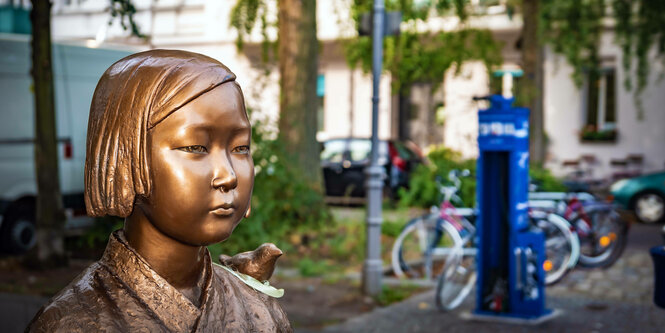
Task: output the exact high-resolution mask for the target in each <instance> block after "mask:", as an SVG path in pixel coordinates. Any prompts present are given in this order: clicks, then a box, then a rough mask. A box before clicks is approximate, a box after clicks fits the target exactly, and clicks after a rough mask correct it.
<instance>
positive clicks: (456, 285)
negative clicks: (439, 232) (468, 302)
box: [435, 251, 478, 311]
mask: <svg viewBox="0 0 665 333" xmlns="http://www.w3.org/2000/svg"><path fill="white" fill-rule="evenodd" d="M477 278H478V274H477V272H476V257H475V255H462V254H461V253H460V252H459V251H458V252H456V253H454V254H453V255H452V257H451V260H449V261H448V262H446V264H445V267H444V269H443V272H442V273H441V274H440V275H439V280H438V282H437V284H436V294H435V298H436V306H437V307H438V308H439V310H441V311H451V310H454V309H455V308H457V307H458V306H459V305H460V304H462V302H463V301H464V299H466V297H467V296H468V295H469V293H470V292H471V290H473V286H474V284H475V283H476V279H477Z"/></svg>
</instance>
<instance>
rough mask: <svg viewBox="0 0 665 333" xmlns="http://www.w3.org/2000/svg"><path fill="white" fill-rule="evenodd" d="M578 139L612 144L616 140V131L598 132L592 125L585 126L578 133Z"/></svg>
mask: <svg viewBox="0 0 665 333" xmlns="http://www.w3.org/2000/svg"><path fill="white" fill-rule="evenodd" d="M580 139H582V141H609V142H613V141H616V139H617V130H616V129H614V128H613V129H606V130H599V129H597V128H596V126H594V125H587V126H586V127H584V129H583V130H582V131H581V132H580Z"/></svg>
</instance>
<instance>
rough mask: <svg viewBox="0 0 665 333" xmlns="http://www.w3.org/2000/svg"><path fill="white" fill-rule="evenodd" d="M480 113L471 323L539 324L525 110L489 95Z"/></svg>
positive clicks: (545, 314)
mask: <svg viewBox="0 0 665 333" xmlns="http://www.w3.org/2000/svg"><path fill="white" fill-rule="evenodd" d="M489 100H490V108H489V109H486V110H479V112H478V120H479V127H478V148H479V157H478V165H477V199H478V208H479V215H478V221H477V228H478V229H477V230H478V237H479V241H478V254H477V268H478V280H477V282H476V283H477V285H476V292H477V295H476V308H475V310H474V311H473V313H472V314H471V317H472V318H473V319H478V320H492V321H508V322H516V323H539V322H542V321H544V320H547V319H550V318H551V317H553V316H554V315H555V312H554V311H552V310H549V309H546V308H545V272H544V270H543V263H544V261H545V237H544V234H543V233H542V232H541V231H539V230H534V229H532V228H531V226H530V225H531V224H530V222H529V216H528V186H529V109H527V108H519V107H513V106H512V103H513V100H514V99H513V98H504V97H502V96H500V95H492V96H490V97H489Z"/></svg>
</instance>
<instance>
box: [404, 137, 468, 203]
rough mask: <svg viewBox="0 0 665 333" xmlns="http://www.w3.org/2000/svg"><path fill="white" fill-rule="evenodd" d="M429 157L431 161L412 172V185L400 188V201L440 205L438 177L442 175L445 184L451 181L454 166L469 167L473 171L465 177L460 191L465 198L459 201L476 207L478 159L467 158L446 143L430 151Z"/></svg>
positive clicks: (460, 168) (461, 168) (460, 195)
mask: <svg viewBox="0 0 665 333" xmlns="http://www.w3.org/2000/svg"><path fill="white" fill-rule="evenodd" d="M427 158H428V159H429V161H430V164H422V165H419V166H418V167H417V168H416V170H415V171H414V172H413V173H412V174H411V178H410V180H409V188H408V189H401V190H400V205H403V206H418V207H423V208H428V207H431V206H433V205H438V204H439V203H440V201H441V200H442V197H441V195H440V193H439V190H438V188H437V186H436V178H437V177H440V179H442V181H443V183H444V184H449V183H450V181H449V180H448V173H449V172H450V171H451V170H454V169H457V170H463V169H468V170H469V171H471V176H470V177H465V178H461V180H462V186H461V189H460V192H459V193H458V194H457V195H458V196H459V197H460V199H462V203H456V204H463V205H464V206H468V207H472V206H473V204H474V203H475V193H476V179H475V177H474V175H475V170H476V161H475V160H473V159H464V158H462V155H461V154H460V153H459V152H456V151H454V150H452V149H450V148H446V147H443V146H437V147H434V148H433V149H432V150H431V151H430V152H429V153H428V154H427Z"/></svg>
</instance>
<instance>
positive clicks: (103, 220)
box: [78, 216, 124, 249]
mask: <svg viewBox="0 0 665 333" xmlns="http://www.w3.org/2000/svg"><path fill="white" fill-rule="evenodd" d="M123 223H124V222H123V219H121V218H119V217H115V216H104V217H97V218H95V222H94V224H93V225H92V226H91V227H90V228H88V229H86V231H85V233H84V234H83V236H81V238H79V239H78V243H79V244H78V245H79V246H81V247H82V246H87V247H88V248H90V249H103V248H104V247H105V246H106V243H107V242H108V240H109V235H110V234H111V233H112V232H113V231H115V230H118V229H121V228H122V226H123Z"/></svg>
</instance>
